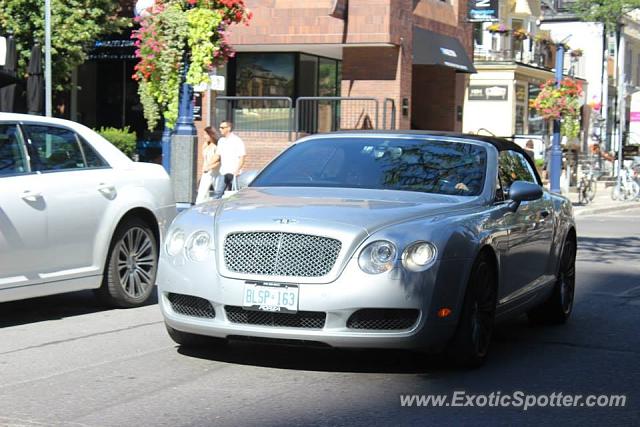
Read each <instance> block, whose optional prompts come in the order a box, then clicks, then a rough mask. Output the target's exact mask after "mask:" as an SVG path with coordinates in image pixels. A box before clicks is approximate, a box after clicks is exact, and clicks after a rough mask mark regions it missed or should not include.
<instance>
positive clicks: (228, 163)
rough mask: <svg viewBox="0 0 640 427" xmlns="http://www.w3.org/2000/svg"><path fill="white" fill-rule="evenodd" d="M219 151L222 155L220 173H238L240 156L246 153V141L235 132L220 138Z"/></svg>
mask: <svg viewBox="0 0 640 427" xmlns="http://www.w3.org/2000/svg"><path fill="white" fill-rule="evenodd" d="M217 153H218V154H219V155H220V175H225V174H228V173H233V174H234V173H236V171H237V170H238V166H240V157H242V156H245V155H246V151H245V147H244V142H243V141H242V139H240V137H239V136H237V135H236V134H234V133H231V134H229V136H227V137H222V138H220V139H219V140H218V150H217Z"/></svg>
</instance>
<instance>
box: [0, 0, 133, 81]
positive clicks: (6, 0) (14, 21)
mask: <svg viewBox="0 0 640 427" xmlns="http://www.w3.org/2000/svg"><path fill="white" fill-rule="evenodd" d="M119 8H120V6H119V4H118V2H116V1H113V0H52V2H51V9H52V13H51V28H52V31H51V60H52V61H51V62H52V64H51V68H52V70H51V71H52V80H53V89H54V90H55V91H62V90H64V89H66V88H67V87H68V85H69V82H70V78H71V72H72V71H73V69H74V68H75V67H77V66H78V65H80V64H82V63H83V62H84V61H85V60H86V59H87V53H88V51H89V50H90V49H91V48H92V46H93V44H94V42H95V41H96V39H98V38H100V36H102V35H104V34H109V33H113V32H116V31H119V30H120V29H122V28H124V27H126V26H127V25H128V24H129V23H130V22H131V20H130V19H127V18H119V17H118V16H117V12H118V11H119ZM0 28H2V29H3V30H4V31H9V32H11V33H12V34H13V36H14V38H15V40H16V47H17V53H18V73H19V75H21V76H24V75H25V74H26V69H27V64H28V62H29V56H30V53H31V48H32V46H33V45H34V44H35V43H39V44H40V45H41V46H43V45H44V1H42V0H0Z"/></svg>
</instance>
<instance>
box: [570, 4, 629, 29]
mask: <svg viewBox="0 0 640 427" xmlns="http://www.w3.org/2000/svg"><path fill="white" fill-rule="evenodd" d="M639 8H640V0H595V1H594V0H576V2H575V3H574V4H573V8H572V9H573V11H574V12H575V13H576V14H577V15H578V16H579V17H580V18H582V20H584V21H587V22H601V23H603V24H604V25H605V26H606V27H607V30H609V31H615V30H617V29H618V26H619V25H620V21H621V19H622V17H623V16H625V15H626V14H627V13H629V12H631V11H632V10H635V9H639Z"/></svg>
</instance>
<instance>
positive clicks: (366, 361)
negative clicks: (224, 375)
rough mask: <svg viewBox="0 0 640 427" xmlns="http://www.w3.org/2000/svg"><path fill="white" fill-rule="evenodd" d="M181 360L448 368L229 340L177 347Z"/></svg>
mask: <svg viewBox="0 0 640 427" xmlns="http://www.w3.org/2000/svg"><path fill="white" fill-rule="evenodd" d="M178 352H179V353H180V354H183V355H185V356H189V357H195V358H199V359H206V360H215V361H218V362H225V363H233V364H238V365H250V366H260V367H266V368H277V369H293V370H304V371H319V372H358V373H398V374H416V373H427V372H429V373H434V372H446V371H450V370H451V369H452V367H451V366H450V365H448V364H447V363H446V361H445V360H444V359H443V358H442V357H440V356H438V355H427V354H422V353H419V352H412V351H402V350H377V349H376V350H344V349H334V348H328V347H320V346H313V347H302V346H296V345H280V344H270V343H264V342H261V341H244V340H230V341H229V343H228V344H224V343H223V344H222V345H219V344H218V345H216V346H215V347H212V348H202V349H192V348H186V347H179V348H178Z"/></svg>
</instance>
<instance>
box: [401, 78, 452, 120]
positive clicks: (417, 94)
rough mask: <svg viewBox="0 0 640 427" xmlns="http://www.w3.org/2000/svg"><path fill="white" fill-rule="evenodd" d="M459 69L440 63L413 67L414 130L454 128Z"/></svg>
mask: <svg viewBox="0 0 640 427" xmlns="http://www.w3.org/2000/svg"><path fill="white" fill-rule="evenodd" d="M455 91H456V72H455V70H453V69H449V68H446V67H441V66H437V65H414V66H413V91H412V92H413V93H412V97H413V114H412V120H411V121H412V125H413V126H414V128H415V129H428V130H454V127H455V117H456V99H455V97H454V96H453V94H455Z"/></svg>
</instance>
